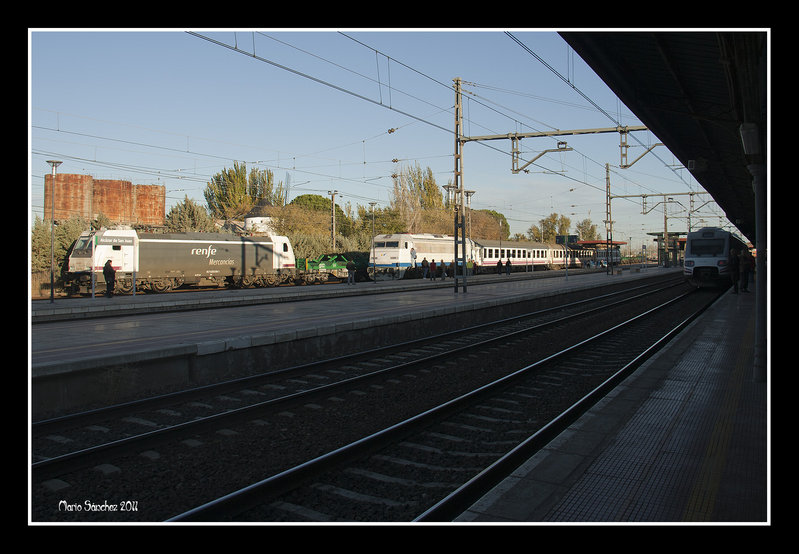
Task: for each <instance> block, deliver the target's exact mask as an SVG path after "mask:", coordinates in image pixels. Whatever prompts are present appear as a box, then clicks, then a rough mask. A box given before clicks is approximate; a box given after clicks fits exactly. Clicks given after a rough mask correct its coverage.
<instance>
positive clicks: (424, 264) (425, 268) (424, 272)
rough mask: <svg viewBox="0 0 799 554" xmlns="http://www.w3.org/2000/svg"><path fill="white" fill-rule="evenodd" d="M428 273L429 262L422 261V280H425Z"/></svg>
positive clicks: (425, 259)
mask: <svg viewBox="0 0 799 554" xmlns="http://www.w3.org/2000/svg"><path fill="white" fill-rule="evenodd" d="M429 271H430V262H428V261H427V258H424V259H423V260H422V279H427V273H428V272H429Z"/></svg>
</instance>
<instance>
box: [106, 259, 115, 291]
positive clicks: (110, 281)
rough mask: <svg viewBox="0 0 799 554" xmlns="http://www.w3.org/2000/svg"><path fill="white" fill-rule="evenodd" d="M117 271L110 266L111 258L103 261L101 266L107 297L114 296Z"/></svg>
mask: <svg viewBox="0 0 799 554" xmlns="http://www.w3.org/2000/svg"><path fill="white" fill-rule="evenodd" d="M116 274H117V272H116V271H115V270H114V268H113V267H111V260H108V261H107V262H105V265H104V266H103V278H104V279H105V295H106V296H107V297H108V298H111V297H113V296H114V287H115V286H116Z"/></svg>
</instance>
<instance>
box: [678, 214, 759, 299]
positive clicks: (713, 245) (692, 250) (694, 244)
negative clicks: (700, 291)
mask: <svg viewBox="0 0 799 554" xmlns="http://www.w3.org/2000/svg"><path fill="white" fill-rule="evenodd" d="M746 247H747V246H746V244H745V243H744V242H743V241H742V240H741V239H740V238H738V237H737V236H736V235H735V234H733V233H731V232H729V231H725V230H724V229H721V228H719V227H703V228H701V229H699V230H698V231H691V232H690V233H688V236H687V237H686V240H685V261H684V264H683V275H684V276H685V278H686V279H687V280H689V281H691V282H692V283H694V284H696V285H704V284H721V285H723V284H728V283H729V282H730V272H729V266H728V259H729V255H730V250H736V251H737V252H738V253H739V254H740V252H741V249H743V248H746Z"/></svg>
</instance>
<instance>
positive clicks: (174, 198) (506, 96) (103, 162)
mask: <svg viewBox="0 0 799 554" xmlns="http://www.w3.org/2000/svg"><path fill="white" fill-rule="evenodd" d="M28 55H29V56H28V57H29V64H28V68H29V81H28V82H29V106H28V108H29V110H28V113H29V152H30V156H29V164H30V167H29V175H30V183H29V206H30V220H31V221H33V219H34V218H35V216H36V215H38V216H40V217H41V216H42V213H43V203H44V201H43V196H44V176H45V175H46V174H47V173H49V172H50V166H49V165H48V164H47V160H50V159H58V160H61V161H62V162H63V163H62V164H61V165H60V166H59V167H58V170H57V171H58V172H59V173H76V174H89V175H92V176H94V177H95V178H97V179H121V180H129V181H131V182H132V183H133V184H135V185H139V184H160V185H164V186H165V187H166V197H167V200H166V203H167V205H166V210H167V212H168V211H169V209H170V208H171V207H172V206H174V205H175V204H177V203H179V202H181V201H183V199H184V198H185V197H187V196H188V197H189V198H191V199H193V200H195V201H197V202H198V203H200V204H203V205H204V204H205V200H204V197H203V190H204V189H205V186H206V184H207V183H208V182H209V181H210V179H211V177H212V176H213V175H215V174H216V173H219V172H221V171H222V170H223V169H225V168H230V167H232V166H233V164H234V162H236V161H238V162H239V163H241V162H244V163H246V165H247V169H248V170H249V169H250V168H253V167H255V168H258V169H268V170H271V171H272V172H273V174H274V177H275V180H276V181H282V182H283V183H284V185H288V188H289V200H291V199H293V198H295V197H297V196H299V195H301V194H319V195H322V196H328V194H329V191H338V193H337V195H336V202H337V203H339V205H342V206H345V205H346V204H347V203H349V204H350V205H351V207H352V208H353V211H355V208H356V206H357V205H361V206H368V205H369V203H370V202H377V204H378V205H379V206H388V205H389V203H390V200H391V191H392V178H391V175H392V174H393V173H395V172H397V171H400V170H402V169H403V168H409V167H415V166H416V165H419V166H420V167H421V168H422V169H427V168H430V170H431V171H432V172H433V175H434V176H435V179H436V182H437V183H438V184H439V185H442V186H443V185H446V184H448V183H451V182H453V171H454V160H453V154H454V150H455V140H454V129H455V124H454V105H455V92H454V88H453V81H454V79H456V78H460V79H461V80H462V82H463V85H462V89H463V99H464V100H463V102H464V103H463V115H464V122H463V134H464V135H466V136H470V137H475V136H494V135H505V134H507V133H513V132H540V131H553V130H574V129H589V128H603V129H604V128H609V127H610V128H612V127H616V126H617V125H618V124H620V125H625V126H635V125H642V123H641V122H640V121H639V120H638V119H637V118H636V117H635V116H634V115H633V114H632V112H631V111H630V110H629V109H628V108H627V107H626V106H624V105H623V104H621V102H620V101H619V100H618V99H617V98H616V97H615V95H614V94H613V93H612V92H611V91H610V89H609V88H608V87H607V86H606V85H605V84H604V83H603V82H602V81H601V80H600V79H599V78H598V77H597V76H596V75H595V74H594V73H593V71H591V69H590V68H589V67H588V66H587V65H586V64H585V63H584V62H583V61H582V60H581V59H580V58H579V56H578V55H577V54H576V53H575V52H574V51H572V50H571V49H570V48H569V47H568V45H567V44H566V42H565V41H564V40H563V39H562V38H561V37H560V36H559V35H558V34H557V30H556V29H543V30H535V29H508V30H505V29H464V30H451V29H445V30H430V29H424V30H414V29H376V30H369V29H299V30H288V29H243V30H233V29H221V30H194V29H174V30H172V29H170V30H163V29H157V30H149V29H141V30H138V29H137V30H119V29H109V30H96V29H85V30H82V29H64V30H59V29H41V30H40V29H35V28H34V29H29V48H28ZM559 141H566V143H567V147H569V148H572V150H571V151H558V152H550V153H546V154H544V155H543V156H542V157H540V158H539V159H538V160H536V161H535V162H534V163H533V164H532V165H530V166H529V167H528V168H527V169H528V171H527V172H520V173H517V174H514V173H513V172H512V171H511V169H512V163H511V141H510V140H509V139H497V140H490V141H486V140H483V141H471V142H467V143H466V144H465V146H464V148H463V152H462V154H463V161H462V170H463V184H464V187H465V189H466V190H473V191H475V192H474V195H473V196H472V198H471V207H472V208H473V209H491V210H495V211H497V212H500V213H502V214H504V215H505V217H506V218H507V219H508V221H509V223H510V225H511V232H512V233H525V232H526V231H527V229H528V228H529V227H530V226H531V225H533V224H538V222H539V221H540V220H541V219H544V218H546V217H547V216H548V215H549V214H551V213H558V214H563V215H566V216H567V217H569V218H571V221H572V229H571V232H572V233H575V232H576V230H575V225H576V223H577V222H579V221H582V220H584V219H590V220H591V221H592V222H593V223H594V224H596V225H597V227H598V228H599V230H600V232H601V233H602V236H603V237H604V223H603V221H604V219H605V183H606V165H607V164H609V167H610V182H611V194H612V195H614V196H630V197H633V198H617V199H614V200H613V202H612V218H613V221H614V227H613V238H614V240H623V241H628V242H631V244H632V246H633V248H634V249H635V250H636V251H637V250H638V249H640V245H641V244H642V243H643V242H646V243H647V244H649V243H650V242H651V239H652V237H649V236H647V233H652V232H662V231H663V228H664V213H663V204H662V202H661V199H660V198H658V197H656V198H649V199H648V200H647V205H646V208H644V206H643V204H642V200H641V198H640V196H641V195H658V194H671V195H674V194H677V193H688V192H703V189H702V188H701V187H700V185H699V184H698V183H697V182H696V181H695V180H694V179H693V177H692V176H691V175H690V173H689V172H688V171H687V169H685V168H683V167H682V166H681V164H680V163H679V162H678V161H677V160H676V158H674V156H673V155H672V154H671V153H670V152H669V151H668V149H667V148H666V147H665V146H655V147H654V148H653V149H652V151H651V152H650V153H648V154H646V155H645V156H643V157H642V158H641V159H640V160H639V161H636V163H635V164H634V165H633V166H632V167H631V168H628V169H621V168H620V167H619V165H620V161H621V160H620V150H619V141H620V137H619V134H618V133H615V132H613V133H602V134H592V135H581V136H562V137H543V138H527V139H524V140H522V141H521V148H522V152H521V155H520V157H521V160H522V162H521V163H526V161H529V160H531V159H532V158H534V157H535V156H537V155H538V154H539V153H541V152H542V151H544V150H548V149H556V148H557V143H558V142H559ZM658 142H659V140H658V138H657V137H656V136H655V135H653V134H652V133H651V132H649V131H640V132H633V133H630V134H629V136H628V143H629V145H630V148H629V152H628V162H630V161H633V160H635V159H636V158H638V156H640V155H641V154H642V153H643V152H644V151H645V150H646V149H647V148H649V147H651V146H652V145H654V144H657V143H658ZM672 198H673V200H674V201H673V202H670V203H669V204H668V222H669V223H668V225H669V231H670V232H674V231H686V230H687V228H688V222H687V214H688V211H687V210H688V207H689V203H688V196H673V197H672ZM708 201H709V202H708ZM699 205H703V207H702V209H701V210H700V211H698V212H695V213H693V214H692V226H693V227H698V226H702V225H704V224H706V225H728V222H727V221H726V218H724V217H720V216H721V215H722V214H723V212H722V210H720V209H719V208H718V206H716V205H715V203H714V202H712V199H711V198H710V196H709V195H703V196H701V197H696V201H695V206H699ZM643 212H646V213H643Z"/></svg>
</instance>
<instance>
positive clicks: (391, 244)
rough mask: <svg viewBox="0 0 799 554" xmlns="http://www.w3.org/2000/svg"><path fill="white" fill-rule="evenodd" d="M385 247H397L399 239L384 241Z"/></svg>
mask: <svg viewBox="0 0 799 554" xmlns="http://www.w3.org/2000/svg"><path fill="white" fill-rule="evenodd" d="M386 248H399V241H397V240H390V241H388V242H386Z"/></svg>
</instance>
